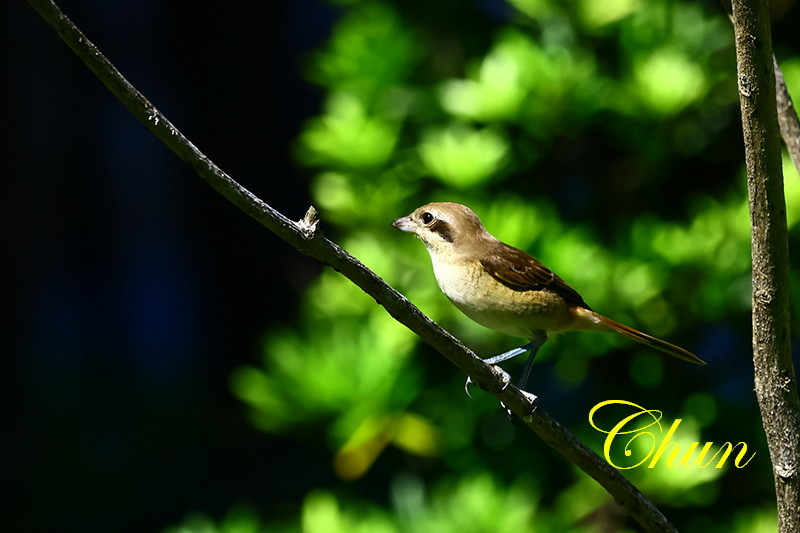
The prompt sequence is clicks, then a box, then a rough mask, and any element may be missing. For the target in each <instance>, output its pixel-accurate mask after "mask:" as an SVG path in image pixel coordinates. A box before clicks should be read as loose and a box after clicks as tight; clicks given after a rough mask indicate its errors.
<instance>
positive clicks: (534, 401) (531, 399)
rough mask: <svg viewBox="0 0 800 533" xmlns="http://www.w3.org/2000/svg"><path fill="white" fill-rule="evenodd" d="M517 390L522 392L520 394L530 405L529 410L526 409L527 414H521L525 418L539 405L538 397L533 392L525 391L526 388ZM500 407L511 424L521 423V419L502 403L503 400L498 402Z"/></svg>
mask: <svg viewBox="0 0 800 533" xmlns="http://www.w3.org/2000/svg"><path fill="white" fill-rule="evenodd" d="M519 392H520V393H522V395H523V396H524V397H525V399H526V400H527V403H528V405H529V406H530V410H529V411H528V414H526V415H525V416H523V418H526V417H529V416H531V415H532V414H533V413H535V412H536V409H537V408H538V407H539V397H538V396H536V395H535V394H533V393H530V392H528V391H526V390H522V389H520V391H519ZM500 407H502V408H503V410H504V411H505V412H506V416H507V417H508V419H509V420H510V421H511V423H512V424H514V425H523V423H522V420H521V419H520V418H519V417H518V416H517V415H515V414H514V413H513V412H512V411H511V409H509V408H508V407H507V406H506V404H504V403H503V402H500Z"/></svg>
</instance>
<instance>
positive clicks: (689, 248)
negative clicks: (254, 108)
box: [169, 0, 800, 533]
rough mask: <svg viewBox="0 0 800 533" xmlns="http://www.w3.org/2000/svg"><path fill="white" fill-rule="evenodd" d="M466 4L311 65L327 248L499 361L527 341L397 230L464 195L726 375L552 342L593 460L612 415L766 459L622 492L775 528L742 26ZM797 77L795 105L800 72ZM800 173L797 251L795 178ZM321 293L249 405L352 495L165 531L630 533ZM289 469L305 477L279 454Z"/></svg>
mask: <svg viewBox="0 0 800 533" xmlns="http://www.w3.org/2000/svg"><path fill="white" fill-rule="evenodd" d="M447 5H448V6H449V7H450V8H453V7H454V6H455V5H456V4H455V3H449V4H447ZM458 5H459V9H458V12H457V13H443V12H442V10H443V9H444V7H441V6H438V5H437V4H436V3H427V4H426V3H422V2H410V3H401V2H389V1H380V0H362V1H349V2H341V5H340V9H341V16H340V18H339V20H338V22H337V24H336V26H335V28H334V31H333V34H332V36H331V39H330V42H329V43H328V45H327V46H325V47H324V48H323V49H322V50H320V51H319V52H317V53H316V54H315V55H314V56H313V57H311V58H310V59H309V61H308V63H307V64H306V66H305V69H306V74H307V77H308V79H309V80H311V81H312V82H314V83H316V84H317V85H319V86H320V87H321V88H322V89H323V90H324V94H325V102H324V105H323V108H322V110H321V112H320V115H319V116H317V117H316V118H314V119H312V120H310V121H309V122H308V123H307V124H306V126H305V128H304V130H303V132H302V134H301V135H300V137H299V139H298V142H297V158H298V161H299V162H300V163H301V164H303V165H307V166H308V167H309V168H311V169H313V172H314V177H313V179H312V180H311V183H310V189H311V193H312V195H313V198H314V202H315V205H317V206H318V207H319V208H320V210H321V212H322V218H323V221H324V223H325V225H326V231H327V232H328V233H329V234H330V235H331V236H333V237H334V238H335V240H336V241H337V242H339V243H340V244H341V245H342V246H343V247H344V248H345V249H347V250H348V251H349V252H350V253H352V254H353V255H355V256H356V257H358V258H359V259H360V260H361V261H362V262H364V263H365V264H366V265H367V266H368V267H370V268H371V269H373V270H374V271H375V272H377V273H378V274H379V275H380V276H382V277H383V278H384V279H385V280H387V281H388V282H389V283H390V284H392V285H393V286H395V287H396V288H398V289H399V290H400V291H402V292H403V293H404V294H405V295H406V296H407V297H408V298H409V299H410V300H411V301H413V302H414V303H415V304H416V305H418V306H419V307H420V308H421V309H422V310H423V311H424V312H426V313H427V314H428V315H430V316H431V317H432V318H433V319H434V320H436V321H438V322H440V323H442V324H443V325H445V326H446V327H448V328H449V329H451V330H452V331H453V332H454V333H455V334H457V335H458V336H459V337H461V338H462V339H464V340H465V341H466V342H467V343H468V344H470V345H472V346H473V347H474V348H475V349H476V350H478V351H479V353H482V354H485V355H486V356H489V355H493V354H494V353H497V352H499V351H502V350H504V349H507V348H509V347H511V346H513V343H515V342H517V341H515V340H514V339H508V338H504V337H503V336H502V335H498V334H495V333H492V332H490V331H488V330H485V329H483V328H481V327H480V326H477V325H475V324H473V323H471V322H470V321H468V320H467V319H465V318H464V317H461V316H459V314H458V312H457V311H456V310H455V309H454V308H453V307H452V306H451V305H450V304H449V303H448V302H447V301H446V300H445V298H444V297H443V296H442V295H441V294H440V293H439V290H438V288H437V287H436V284H435V282H434V280H433V276H432V272H431V270H430V266H429V260H428V257H427V254H426V252H425V250H424V247H423V246H422V245H421V244H420V243H419V242H416V240H415V239H412V238H410V237H409V236H408V235H404V234H400V233H399V232H396V231H395V230H394V229H393V228H391V226H390V222H391V221H392V220H393V219H394V218H396V217H398V216H402V215H404V214H407V213H408V212H409V211H411V210H412V209H413V208H415V207H417V206H419V205H421V204H423V203H426V202H428V201H434V200H449V201H457V202H462V203H466V204H468V205H469V206H471V207H472V208H473V209H474V210H475V211H476V212H477V213H478V214H479V215H480V216H481V218H482V220H483V222H484V224H485V225H486V227H487V228H488V229H489V230H490V231H491V232H492V233H493V234H495V235H496V236H498V237H499V238H501V239H502V240H504V241H506V242H509V243H512V244H514V245H515V246H517V247H519V248H522V249H525V250H528V251H531V252H532V253H533V254H534V255H536V256H537V257H538V258H540V259H541V260H542V261H543V262H545V264H547V265H548V266H550V267H551V268H552V269H553V270H555V271H556V272H558V273H559V274H560V275H561V276H562V277H563V278H565V279H566V280H568V281H569V283H570V284H571V285H572V286H574V287H575V288H576V289H578V290H579V291H580V292H581V293H582V294H583V295H584V297H585V298H586V299H587V301H588V302H589V303H590V304H591V305H592V306H593V307H594V308H595V309H597V310H599V311H600V312H602V313H603V314H607V315H609V316H612V317H615V318H616V319H618V320H620V321H623V322H626V323H630V324H631V325H633V326H636V327H641V328H642V329H644V330H645V331H649V332H651V333H653V334H654V335H657V336H662V337H666V338H669V339H670V340H672V341H673V342H677V343H678V344H682V345H684V346H686V347H687V348H689V349H692V350H693V351H695V352H696V353H698V354H699V355H700V356H701V357H703V358H704V359H706V360H707V361H708V362H709V363H710V365H709V366H708V367H706V368H702V369H698V368H689V367H688V366H687V365H684V364H683V363H681V362H676V361H666V360H664V359H662V358H661V356H660V355H658V354H655V353H652V352H650V351H648V350H647V349H645V348H641V347H638V346H631V345H630V343H629V342H627V341H625V340H623V339H617V338H615V337H613V336H607V335H591V334H574V335H565V336H564V337H562V338H559V339H558V340H557V341H555V342H551V343H548V344H547V345H546V346H545V348H544V349H543V350H542V352H541V355H540V362H539V364H538V365H537V368H536V371H535V376H534V381H533V383H534V384H533V389H534V390H535V391H536V392H537V393H538V394H540V395H541V397H542V405H543V408H545V409H547V410H550V411H553V412H554V413H555V414H556V415H557V416H558V417H559V418H561V419H562V420H563V421H564V423H566V424H567V425H568V426H569V427H570V428H571V429H572V430H573V431H575V432H576V433H577V434H578V435H579V437H581V438H582V439H583V440H584V442H586V443H588V444H589V445H590V446H591V447H593V448H594V449H595V450H598V451H600V450H601V448H602V442H603V435H601V434H599V433H597V432H596V431H594V430H593V429H591V427H589V425H588V422H587V419H586V417H587V413H588V411H589V409H591V407H592V406H593V405H594V404H595V403H597V402H600V401H602V400H606V399H611V398H619V399H627V400H631V401H635V402H637V403H640V404H642V405H646V406H647V407H648V408H651V409H659V410H662V411H663V412H664V416H665V420H666V419H670V420H672V419H675V418H682V419H683V423H682V426H681V429H680V431H679V435H680V440H681V442H691V441H700V442H701V443H702V442H705V441H712V440H713V441H715V442H716V443H717V444H720V443H722V442H725V441H733V442H734V443H735V442H738V441H746V442H747V443H748V445H749V446H750V448H751V449H752V450H755V451H757V456H756V459H755V460H754V461H753V462H752V463H751V464H750V465H748V466H747V467H746V468H744V469H735V468H731V467H730V466H729V467H727V468H725V469H720V470H717V469H710V468H709V469H704V470H698V469H694V470H682V469H670V468H668V467H662V466H659V467H658V468H655V469H644V468H639V469H634V470H630V471H626V475H628V476H629V477H630V478H631V479H632V480H633V481H634V482H635V483H636V484H637V485H638V486H639V487H640V488H641V489H642V490H643V491H644V492H645V493H646V494H647V495H648V496H649V497H650V498H652V499H653V500H654V501H655V502H656V504H657V505H659V506H660V507H662V509H663V510H664V511H665V512H666V514H667V515H668V516H669V517H670V518H671V519H672V520H673V521H674V522H675V523H676V524H677V525H678V526H679V528H680V529H681V530H683V531H725V532H736V531H741V532H748V533H751V532H756V531H772V530H774V529H775V518H774V511H773V498H774V495H773V492H772V480H771V474H770V466H769V461H768V454H767V452H766V449H765V448H764V444H763V437H762V431H761V427H760V420H759V418H758V412H757V408H756V405H755V398H754V396H753V393H752V385H751V383H752V376H751V372H752V371H751V369H750V365H749V358H748V349H749V343H750V341H749V331H748V330H749V307H750V280H749V274H750V272H749V268H750V255H749V254H750V251H749V223H748V210H747V201H746V195H745V190H744V184H743V182H744V176H743V169H742V164H741V161H742V155H741V148H740V141H739V139H738V133H737V128H738V108H737V103H738V101H737V95H736V87H735V65H734V59H733V49H732V30H731V28H730V26H729V22H728V21H727V20H726V17H725V15H724V14H723V13H722V12H721V11H720V10H719V9H717V5H716V4H715V3H713V2H708V3H703V2H699V3H698V2H694V1H688V0H650V1H648V2H644V1H641V0H614V1H609V2H595V1H592V0H575V1H572V2H557V1H555V0H510V2H509V3H508V4H503V3H500V2H489V3H486V4H482V3H479V2H474V3H470V2H463V3H460V4H458ZM481 6H483V7H484V8H485V10H482V9H481ZM488 6H491V9H490V7H488ZM784 65H785V67H784V70H785V74H786V79H787V82H788V83H789V85H790V87H793V88H794V89H795V90H797V88H798V87H800V55H798V56H794V57H789V58H787V59H786V61H785V62H784ZM795 94H796V97H797V96H800V95H797V93H795ZM784 167H785V172H786V181H787V203H788V217H789V223H790V226H791V232H792V235H794V234H795V233H796V225H797V222H798V218H799V217H800V214H799V213H800V182H799V181H798V177H797V175H796V173H795V171H794V169H793V167H792V165H791V163H790V162H789V161H788V159H787V160H786V164H785V165H784ZM793 276H794V277H796V276H797V273H796V272H794V273H793ZM301 299H302V305H301V312H300V314H299V316H297V317H296V319H295V320H293V321H292V323H291V324H284V325H280V326H274V327H272V329H271V331H270V333H269V334H268V335H267V337H266V339H265V342H264V355H263V359H262V361H260V364H258V365H253V366H248V367H243V368H240V369H238V370H237V371H236V372H235V373H234V375H233V376H232V378H231V384H232V390H233V392H234V393H235V394H236V396H237V397H239V398H240V399H241V400H242V401H243V402H244V404H245V405H246V406H247V408H248V410H249V413H250V416H251V418H252V421H253V424H254V425H255V426H256V427H258V428H260V429H261V430H263V431H265V432H268V433H270V434H272V435H275V436H279V438H283V439H287V440H289V441H298V442H304V443H306V444H309V443H314V442H316V445H317V446H318V453H320V454H322V455H326V456H327V457H328V460H329V462H330V465H331V466H330V468H331V471H333V472H335V474H336V475H337V476H338V478H339V479H341V480H342V481H341V482H340V483H339V484H330V483H327V484H326V483H324V482H320V481H318V480H317V479H315V478H314V477H307V478H306V479H305V480H304V482H305V483H306V486H307V489H308V490H307V495H306V496H305V498H304V499H303V500H302V501H293V502H291V501H289V502H281V504H282V507H283V508H284V509H286V508H290V509H294V510H295V512H293V513H292V512H289V513H288V514H287V513H284V514H283V515H282V516H266V517H265V518H264V519H263V520H262V519H260V518H258V516H256V515H255V514H254V513H252V512H250V511H247V512H245V511H242V510H234V511H232V515H231V516H229V517H227V518H223V519H221V520H220V521H219V522H217V523H214V522H213V521H212V520H210V519H207V518H203V517H197V516H195V517H190V518H187V520H186V521H185V523H184V524H183V525H181V526H179V527H176V528H173V529H170V530H169V531H170V533H177V532H184V531H185V532H193V533H194V532H203V533H204V532H220V533H235V532H242V533H245V532H251V531H252V532H255V531H263V532H267V531H302V532H304V533H317V532H325V533H331V532H337V531H342V532H345V531H346V532H348V533H349V532H354V531H371V532H383V531H386V532H395V531H403V532H411V531H414V532H416V531H435V532H437V533H438V532H448V531H458V532H462V533H463V532H482V531H486V532H490V531H491V532H502V531H514V532H524V531H537V532H542V531H558V532H561V531H621V530H625V528H628V527H630V528H633V526H632V525H631V523H630V522H629V521H627V520H626V519H625V517H624V516H622V515H621V511H620V510H619V509H618V508H616V506H615V505H614V504H613V503H612V502H611V501H610V498H609V497H608V495H607V494H606V493H605V492H604V491H603V490H602V489H601V488H600V487H599V486H597V485H596V484H595V483H594V482H593V481H591V480H589V479H588V478H587V477H586V476H585V475H583V474H582V473H579V472H576V471H575V470H574V468H573V467H571V466H570V465H569V464H567V463H566V462H564V461H562V460H561V459H560V458H557V456H556V455H555V453H554V452H552V451H551V450H550V449H549V448H547V446H545V445H544V444H543V443H541V442H539V441H538V440H537V439H536V438H535V437H534V436H531V435H529V434H528V433H527V432H525V431H520V430H519V429H518V428H516V427H514V426H512V425H511V424H509V423H508V422H507V421H506V420H505V417H504V415H503V414H502V412H501V411H500V410H499V408H498V407H497V406H496V404H495V402H494V401H493V400H492V398H491V397H488V395H485V394H482V393H478V395H477V397H476V398H475V399H472V400H470V399H468V398H467V397H466V396H465V395H464V394H463V392H462V383H463V379H464V376H461V375H459V374H458V371H457V370H456V369H455V368H452V367H450V366H449V365H448V364H447V363H446V362H445V361H444V360H443V359H441V358H440V357H439V356H438V355H437V354H436V353H434V352H432V350H431V349H429V348H428V347H427V346H424V345H422V344H421V343H420V342H419V340H418V339H417V338H416V337H415V336H414V335H413V334H411V333H410V332H408V331H407V330H406V329H405V328H403V327H402V326H400V325H399V324H397V323H395V322H394V321H393V320H392V319H391V318H390V317H389V316H388V315H387V314H386V313H385V312H384V311H383V309H382V308H381V307H379V306H377V305H376V304H375V302H374V301H373V300H372V299H370V298H369V297H367V296H366V295H364V294H363V293H361V292H360V291H359V289H357V288H356V287H355V286H353V285H352V284H351V283H350V282H349V281H347V280H345V279H344V278H343V277H342V276H340V275H338V274H337V273H336V272H333V271H330V270H326V271H324V272H322V273H321V275H320V276H319V278H318V279H317V280H316V281H315V282H314V283H313V284H311V285H310V286H309V287H308V288H307V289H306V291H305V292H304V294H303V295H302V296H301ZM509 366H510V367H511V368H512V371H513V370H514V369H516V368H517V367H515V366H514V363H511V364H510V365H509ZM668 426H669V424H667V427H668ZM276 459H279V460H281V461H283V460H287V461H295V462H302V461H303V460H304V459H303V457H302V456H297V457H291V458H267V457H265V461H270V460H276ZM307 475H308V474H307ZM326 479H327V477H326ZM270 505H271V504H270V502H259V506H260V507H263V508H269V506H270ZM732 509H735V511H732Z"/></svg>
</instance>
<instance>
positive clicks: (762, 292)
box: [733, 0, 800, 533]
mask: <svg viewBox="0 0 800 533" xmlns="http://www.w3.org/2000/svg"><path fill="white" fill-rule="evenodd" d="M733 27H734V33H735V37H736V64H737V69H738V78H739V102H740V105H741V109H742V130H743V134H744V146H745V162H746V165H747V189H748V194H749V197H750V220H751V233H752V255H753V366H754V368H755V391H756V397H757V398H758V404H759V407H760V409H761V420H762V423H763V426H764V432H765V433H766V436H767V444H768V446H769V453H770V459H771V460H772V467H773V476H774V480H775V492H776V496H777V503H778V524H779V528H780V531H782V532H787V533H788V532H789V531H792V532H795V531H800V472H798V468H800V396H798V386H797V377H796V375H795V370H794V365H793V363H792V354H791V337H790V335H791V334H790V330H789V247H788V240H787V233H788V231H787V227H786V202H785V200H784V193H783V175H782V169H781V153H780V150H781V148H780V142H779V140H778V139H779V132H778V116H777V110H776V106H775V102H776V99H775V98H776V97H775V71H774V59H773V56H772V42H771V40H772V37H771V35H770V26H769V6H768V3H767V0H733Z"/></svg>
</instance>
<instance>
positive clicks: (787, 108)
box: [772, 56, 800, 174]
mask: <svg viewBox="0 0 800 533" xmlns="http://www.w3.org/2000/svg"><path fill="white" fill-rule="evenodd" d="M772 63H773V67H774V69H775V96H776V100H777V104H778V125H779V126H780V129H781V137H783V143H784V144H785V145H786V150H787V151H788V152H789V157H791V158H792V162H793V163H794V168H795V169H797V173H798V174H800V121H798V120H797V108H795V107H794V103H793V102H792V97H791V96H790V95H789V89H787V88H786V80H784V79H783V72H781V67H780V66H778V60H777V59H775V56H772Z"/></svg>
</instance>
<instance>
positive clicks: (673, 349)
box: [575, 308, 706, 365]
mask: <svg viewBox="0 0 800 533" xmlns="http://www.w3.org/2000/svg"><path fill="white" fill-rule="evenodd" d="M575 311H577V313H576V314H578V315H581V317H582V318H583V319H584V320H586V319H588V320H589V321H590V322H592V323H594V324H597V325H599V326H603V327H605V328H608V329H610V330H611V331H615V332H617V333H620V334H622V335H625V336H626V337H628V338H630V339H633V340H635V341H636V342H640V343H642V344H644V345H647V346H650V347H651V348H655V349H656V350H659V351H661V352H664V353H666V354H669V355H671V356H672V357H677V358H678V359H683V360H684V361H688V362H689V363H694V364H695V365H705V364H706V362H705V361H703V360H702V359H700V358H699V357H697V356H696V355H695V354H693V353H692V352H690V351H688V350H684V349H683V348H681V347H680V346H675V345H674V344H670V343H668V342H667V341H662V340H661V339H657V338H655V337H651V336H650V335H648V334H647V333H642V332H641V331H639V330H636V329H633V328H632V327H629V326H626V325H625V324H620V323H619V322H617V321H615V320H611V319H610V318H608V317H604V316H603V315H598V314H597V313H595V312H594V311H589V310H588V309H583V308H579V309H575Z"/></svg>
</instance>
